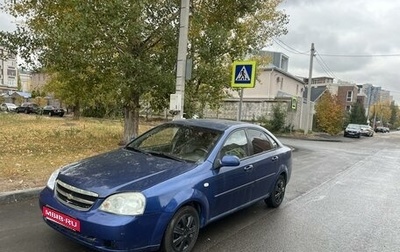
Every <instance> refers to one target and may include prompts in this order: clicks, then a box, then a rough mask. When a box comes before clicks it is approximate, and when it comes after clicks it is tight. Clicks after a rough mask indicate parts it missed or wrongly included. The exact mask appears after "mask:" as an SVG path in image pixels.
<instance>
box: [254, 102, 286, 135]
mask: <svg viewBox="0 0 400 252" xmlns="http://www.w3.org/2000/svg"><path fill="white" fill-rule="evenodd" d="M285 119H286V110H285V107H284V106H282V104H275V105H273V106H272V117H271V119H266V118H265V117H262V118H260V119H259V121H261V126H263V127H264V128H266V129H268V130H269V131H271V132H274V133H279V132H282V131H284V130H285Z"/></svg>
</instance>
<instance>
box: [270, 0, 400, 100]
mask: <svg viewBox="0 0 400 252" xmlns="http://www.w3.org/2000/svg"><path fill="white" fill-rule="evenodd" d="M279 9H281V10H284V11H285V13H286V14H288V15H289V24H288V25H287V29H288V33H287V34H286V35H282V36H280V37H278V38H274V39H273V41H272V45H269V46H267V47H266V49H267V50H271V51H279V52H282V53H284V54H286V55H287V56H288V57H289V69H288V71H289V73H291V74H293V75H296V76H297V75H299V76H304V77H308V75H309V67H310V49H311V43H314V47H315V51H316V56H315V57H314V60H313V70H312V76H313V77H321V76H327V77H333V78H335V80H341V81H347V82H351V83H356V84H366V83H369V84H373V85H374V86H376V87H382V89H384V90H387V91H390V94H391V95H392V96H393V98H394V100H395V101H396V104H397V105H399V104H400V29H398V28H399V25H400V1H396V0H379V1H378V0H352V1H349V0H283V2H282V4H281V5H280V6H279Z"/></svg>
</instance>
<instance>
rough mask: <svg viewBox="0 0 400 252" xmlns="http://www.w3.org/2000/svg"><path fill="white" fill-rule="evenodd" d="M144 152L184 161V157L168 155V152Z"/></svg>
mask: <svg viewBox="0 0 400 252" xmlns="http://www.w3.org/2000/svg"><path fill="white" fill-rule="evenodd" d="M146 153H147V154H151V155H155V156H158V157H165V158H169V159H172V160H175V161H180V162H185V160H184V159H181V158H179V157H177V156H174V155H170V154H168V153H164V152H158V151H147V152H146Z"/></svg>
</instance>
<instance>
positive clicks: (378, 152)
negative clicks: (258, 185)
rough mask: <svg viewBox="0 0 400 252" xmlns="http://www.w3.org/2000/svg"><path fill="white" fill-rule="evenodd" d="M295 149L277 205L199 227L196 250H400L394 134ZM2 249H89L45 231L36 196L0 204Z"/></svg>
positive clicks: (300, 144) (398, 138) (397, 139)
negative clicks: (282, 192)
mask: <svg viewBox="0 0 400 252" xmlns="http://www.w3.org/2000/svg"><path fill="white" fill-rule="evenodd" d="M282 140H283V142H284V143H286V144H288V145H290V146H292V147H294V148H295V151H294V153H293V154H294V159H293V164H294V167H293V173H292V180H291V181H290V183H289V185H288V187H287V192H286V198H285V201H284V202H283V204H282V205H281V207H280V208H278V209H269V208H267V207H266V206H265V205H264V203H263V202H259V203H257V204H255V205H253V206H251V207H249V208H247V209H245V210H242V211H240V212H237V213H235V214H233V215H231V216H228V217H226V218H223V219H221V220H219V221H217V222H214V223H211V224H210V225H208V226H207V227H205V228H204V229H202V230H201V232H200V236H199V240H198V242H197V244H196V247H195V249H194V251H196V252H199V251H229V252H235V251H238V252H239V251H240V252H244V251H249V252H250V251H252V252H254V251H289V252H290V251H296V252H298V251H307V252H308V251H400V211H399V210H398V209H400V197H399V195H400V182H399V181H400V132H391V133H389V134H376V135H375V136H374V137H372V138H367V137H362V138H361V139H349V138H342V139H341V140H342V142H319V141H304V140H294V139H282ZM0 251H2V252H8V251H10V252H11V251H12V252H14V251H19V252H28V251H42V252H49V251H57V252H64V251H76V252H83V251H91V250H88V249H86V248H85V247H82V246H80V245H78V244H75V243H74V242H72V241H70V240H68V239H67V238H65V237H63V236H62V235H60V234H58V233H57V232H56V231H53V230H52V229H51V228H49V227H48V226H47V225H46V224H45V223H44V222H43V221H42V219H41V213H40V210H39V207H38V204H37V200H36V199H33V200H25V201H22V202H17V203H12V204H3V205H1V206H0Z"/></svg>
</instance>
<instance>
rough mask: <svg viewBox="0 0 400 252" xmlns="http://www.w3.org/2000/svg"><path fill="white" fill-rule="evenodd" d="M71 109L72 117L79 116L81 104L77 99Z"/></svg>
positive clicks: (77, 117)
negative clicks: (72, 111)
mask: <svg viewBox="0 0 400 252" xmlns="http://www.w3.org/2000/svg"><path fill="white" fill-rule="evenodd" d="M73 110H74V119H75V120H78V119H79V118H80V117H81V105H80V101H79V100H77V101H76V102H75V106H74V107H73Z"/></svg>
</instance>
